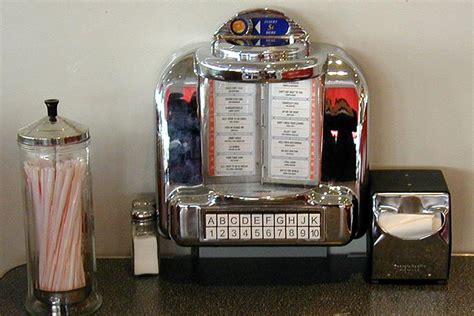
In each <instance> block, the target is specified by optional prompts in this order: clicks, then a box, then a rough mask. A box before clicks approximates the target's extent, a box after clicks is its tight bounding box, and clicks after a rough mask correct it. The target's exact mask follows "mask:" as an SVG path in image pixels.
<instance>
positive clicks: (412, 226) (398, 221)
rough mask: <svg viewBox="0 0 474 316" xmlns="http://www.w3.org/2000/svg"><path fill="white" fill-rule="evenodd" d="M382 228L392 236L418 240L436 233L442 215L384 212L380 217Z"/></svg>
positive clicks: (440, 223) (379, 221)
mask: <svg viewBox="0 0 474 316" xmlns="http://www.w3.org/2000/svg"><path fill="white" fill-rule="evenodd" d="M378 223H379V225H380V227H381V228H382V229H383V230H384V231H385V232H387V233H389V234H390V235H393V236H395V237H398V238H401V239H405V240H418V239H422V238H425V237H428V236H431V235H433V234H434V233H436V232H437V231H438V230H439V229H440V227H441V225H442V218H441V214H439V213H435V214H404V213H392V212H382V213H381V214H380V215H379V220H378Z"/></svg>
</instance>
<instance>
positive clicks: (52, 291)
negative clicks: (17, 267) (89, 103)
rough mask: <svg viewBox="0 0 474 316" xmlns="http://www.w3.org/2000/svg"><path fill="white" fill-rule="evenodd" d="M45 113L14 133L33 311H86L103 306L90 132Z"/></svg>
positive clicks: (50, 103) (52, 103)
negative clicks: (96, 237)
mask: <svg viewBox="0 0 474 316" xmlns="http://www.w3.org/2000/svg"><path fill="white" fill-rule="evenodd" d="M45 103H46V106H47V109H48V116H47V117H44V118H42V119H40V120H38V121H35V122H33V123H31V124H30V125H28V126H26V127H24V128H22V129H20V130H19V131H18V145H19V148H20V170H21V175H22V188H23V200H24V208H25V211H26V217H25V218H26V219H25V234H26V253H27V269H28V294H27V298H26V303H25V306H26V309H27V311H28V312H29V313H31V314H34V315H43V314H48V315H72V314H81V315H82V314H91V313H93V312H95V311H96V310H97V309H98V308H99V307H100V305H101V304H102V297H101V296H100V294H99V293H98V292H97V284H96V283H97V282H96V277H95V271H96V264H95V246H94V218H93V213H92V187H91V174H90V165H89V143H90V140H89V130H88V128H87V127H85V126H83V125H81V124H78V123H76V122H73V121H71V120H68V119H65V118H62V117H60V116H57V106H58V103H59V101H58V100H56V99H49V100H46V101H45Z"/></svg>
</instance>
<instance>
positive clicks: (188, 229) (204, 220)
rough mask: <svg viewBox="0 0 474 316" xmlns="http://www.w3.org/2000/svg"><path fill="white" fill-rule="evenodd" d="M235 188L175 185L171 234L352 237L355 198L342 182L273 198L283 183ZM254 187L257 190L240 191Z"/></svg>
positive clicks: (238, 241)
mask: <svg viewBox="0 0 474 316" xmlns="http://www.w3.org/2000/svg"><path fill="white" fill-rule="evenodd" d="M237 187H239V185H238V184H233V185H232V192H233V193H232V194H229V193H226V192H227V189H228V188H227V187H226V186H213V188H212V189H211V188H209V187H206V186H196V187H191V188H190V187H183V188H178V189H177V190H175V191H174V192H173V193H172V195H171V196H172V197H171V199H170V202H169V206H168V211H169V213H170V217H171V221H172V223H171V227H172V228H173V230H172V231H171V236H172V238H173V239H174V240H175V241H176V242H177V243H178V244H179V245H181V246H199V245H240V246H245V245H268V244H273V245H324V246H331V245H344V244H346V243H348V242H349V241H350V240H351V238H352V233H353V223H354V219H353V217H352V216H353V214H354V210H356V209H357V200H356V199H355V197H354V196H353V195H352V193H351V192H350V190H348V189H347V188H345V187H332V186H327V185H319V186H317V187H315V188H312V189H308V190H306V191H301V189H300V193H295V194H294V195H288V194H286V195H282V196H277V197H275V195H276V193H275V192H277V191H278V189H279V188H280V187H281V186H277V185H270V186H269V185H265V186H263V185H258V184H254V185H253V186H252V185H249V184H248V183H247V184H241V185H240V188H241V189H236V188H237ZM284 189H285V192H288V188H284ZM252 190H253V192H258V194H254V195H253V196H243V195H239V193H241V192H242V193H244V192H245V193H247V194H249V191H252ZM270 191H271V193H272V197H270V196H268V192H270Z"/></svg>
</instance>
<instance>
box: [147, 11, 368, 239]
mask: <svg viewBox="0 0 474 316" xmlns="http://www.w3.org/2000/svg"><path fill="white" fill-rule="evenodd" d="M155 98H156V109H157V130H156V133H157V134H156V139H157V144H156V146H157V165H156V166H157V191H158V197H157V207H158V213H159V228H160V232H161V234H162V235H163V236H165V237H167V238H171V239H173V240H174V241H175V242H176V243H177V244H179V245H181V246H208V245H222V246H225V245H240V246H244V245H286V246H291V245H320V246H337V245H344V244H347V243H348V242H350V241H351V239H353V238H357V237H360V236H362V235H363V234H364V233H365V230H366V227H365V224H364V223H365V222H366V220H365V215H364V214H365V213H366V212H368V205H366V204H367V203H366V198H367V196H366V194H367V178H368V156H367V114H368V113H367V110H368V103H369V95H368V89H367V84H366V81H365V79H364V76H363V75H362V72H361V70H360V69H359V67H358V66H357V65H356V63H355V62H354V61H353V60H352V58H351V57H350V56H349V55H348V54H347V53H345V52H344V51H343V50H342V49H341V48H338V47H335V46H332V45H327V44H318V43H311V42H310V41H309V36H308V34H307V33H306V31H305V30H304V29H303V28H302V27H300V26H299V25H298V24H297V23H296V22H294V21H293V20H291V19H290V18H288V17H287V16H285V15H284V14H283V13H281V12H278V11H274V10H269V9H260V10H252V11H246V12H241V13H239V14H237V15H236V16H235V17H233V18H232V19H230V20H229V21H227V22H226V23H225V24H223V25H222V26H221V27H220V28H219V30H218V31H217V32H216V33H215V35H214V38H213V41H212V42H211V43H210V44H209V43H204V44H199V45H194V46H192V47H188V49H186V50H183V51H182V52H181V53H178V54H176V55H175V56H174V57H173V59H172V61H171V62H170V63H169V65H168V66H167V67H166V69H165V70H164V72H163V75H162V77H161V79H160V82H159V83H158V86H157V89H156V95H155Z"/></svg>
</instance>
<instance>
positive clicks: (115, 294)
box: [0, 257, 474, 315]
mask: <svg viewBox="0 0 474 316" xmlns="http://www.w3.org/2000/svg"><path fill="white" fill-rule="evenodd" d="M227 260H229V259H227ZM233 261H234V262H235V260H233ZM229 262H230V261H229ZM275 262H278V261H272V263H271V264H275ZM237 263H238V266H240V267H242V266H245V265H243V264H241V263H240V262H238V259H237ZM222 264H223V263H222V262H216V263H214V264H207V263H204V265H205V266H206V269H208V271H207V272H205V273H202V274H200V277H199V279H196V278H194V279H193V280H188V279H185V278H183V279H180V278H179V277H178V278H176V277H173V276H171V277H170V276H167V275H166V274H165V275H162V276H161V277H157V276H141V277H134V276H133V275H132V272H131V264H130V260H127V259H99V260H97V280H98V285H99V291H100V293H101V294H102V296H103V305H102V307H101V309H100V310H99V312H98V313H97V314H98V315H158V314H159V315H167V314H175V315H185V314H193V315H195V314H226V315H229V314H290V313H295V314H321V315H328V314H331V315H332V314H339V315H341V314H342V315H349V314H353V315H367V314H369V315H395V314H396V315H427V314H430V315H433V314H436V315H443V314H449V315H474V257H453V260H452V265H451V276H450V280H449V282H448V284H446V285H438V284H431V285H426V284H425V285H413V284H412V285H407V284H370V283H367V282H366V280H365V279H364V275H363V271H364V263H363V261H361V259H355V260H354V261H353V262H350V261H348V262H346V263H343V264H338V265H336V268H331V269H332V270H326V269H322V270H321V271H320V272H321V274H322V278H320V280H319V281H318V280H317V279H315V278H312V277H310V276H308V277H307V278H305V277H304V275H305V273H306V272H305V271H304V269H300V267H299V266H298V264H300V263H296V264H295V263H293V261H292V259H285V260H283V261H280V262H278V264H279V265H280V266H281V267H283V268H284V269H285V271H287V270H288V269H290V270H291V269H294V270H295V271H296V270H298V271H300V272H301V273H300V275H298V276H296V277H292V276H291V273H288V275H283V274H281V275H280V274H278V273H274V272H272V271H271V270H272V269H270V270H268V269H266V268H265V267H264V266H262V265H259V266H258V269H254V271H250V270H252V269H251V268H250V269H249V275H251V274H252V272H257V275H259V273H260V274H261V275H264V274H265V273H269V274H271V275H272V281H271V282H268V281H267V280H265V279H264V278H261V279H259V278H258V277H257V278H255V275H253V276H251V279H249V275H247V274H245V273H242V272H241V271H245V270H240V272H239V270H234V272H235V274H231V275H229V274H228V273H227V276H226V277H227V279H226V277H222V278H221V277H219V276H218V274H214V273H212V270H214V269H218V268H219V267H221V268H222ZM301 264H307V262H302V263H301ZM168 265H169V266H171V267H173V268H175V272H178V274H181V275H182V276H183V275H185V274H186V271H185V270H186V267H183V266H181V265H180V264H175V263H174V262H169V263H168ZM201 265H203V264H202V263H201ZM285 265H287V266H285ZM163 267H166V265H163ZM348 267H350V268H348ZM259 269H263V270H259ZM265 269H266V270H265ZM168 270H173V269H172V268H170V269H168ZM221 270H222V269H221ZM224 270H226V267H224ZM314 271H319V269H318V268H317V267H316V268H315V269H313V272H314ZM341 271H349V273H343V274H344V276H343V277H338V278H335V279H331V278H329V277H328V275H331V274H333V275H335V274H338V273H339V272H341ZM206 273H209V274H207V275H206ZM284 274H285V273H284ZM170 275H173V274H170ZM216 275H217V277H215V276H216ZM209 276H212V277H209ZM213 278H214V280H213ZM289 279H291V280H292V282H287V281H288V280H289ZM204 280H205V281H204ZM26 290H27V280H26V269H25V266H20V267H17V268H15V269H13V270H11V271H10V272H8V273H7V274H6V275H5V276H4V278H3V279H0V315H21V314H24V313H25V310H24V307H23V304H24V300H25V297H26Z"/></svg>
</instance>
